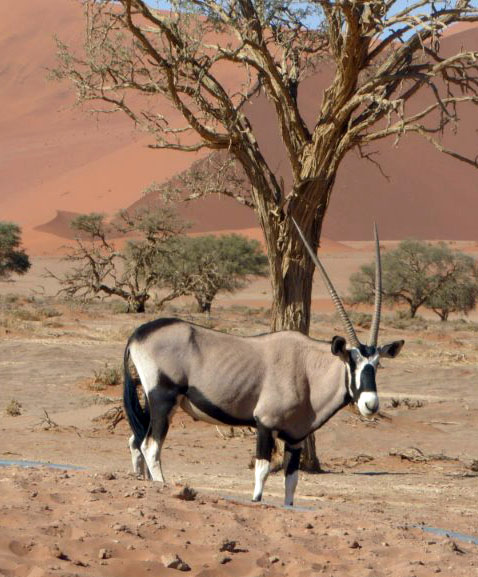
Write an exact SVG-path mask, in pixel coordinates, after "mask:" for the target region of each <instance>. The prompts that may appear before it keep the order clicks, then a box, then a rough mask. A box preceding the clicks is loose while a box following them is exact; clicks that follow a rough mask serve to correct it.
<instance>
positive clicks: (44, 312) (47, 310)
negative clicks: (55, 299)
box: [38, 306, 63, 319]
mask: <svg viewBox="0 0 478 577" xmlns="http://www.w3.org/2000/svg"><path fill="white" fill-rule="evenodd" d="M38 314H39V315H40V317H41V318H43V319H51V318H53V317H61V316H62V314H63V313H62V312H60V311H58V310H57V309H55V308H53V307H48V306H46V307H42V308H40V309H38Z"/></svg>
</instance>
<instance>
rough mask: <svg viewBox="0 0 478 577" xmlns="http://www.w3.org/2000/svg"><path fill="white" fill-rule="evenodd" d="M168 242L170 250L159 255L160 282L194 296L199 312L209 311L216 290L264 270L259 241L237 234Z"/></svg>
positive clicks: (237, 285) (239, 284)
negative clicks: (172, 256)
mask: <svg viewBox="0 0 478 577" xmlns="http://www.w3.org/2000/svg"><path fill="white" fill-rule="evenodd" d="M169 244H170V246H171V250H170V252H169V253H165V254H163V255H160V257H159V259H160V260H159V262H158V269H159V270H160V272H159V273H158V275H159V276H160V278H161V281H160V286H163V287H167V288H169V290H170V291H171V292H172V293H173V294H178V293H181V294H184V295H187V294H188V295H192V296H194V298H195V299H196V301H197V303H198V307H199V310H200V311H201V312H207V313H209V312H210V311H211V305H212V302H213V300H214V298H215V297H216V295H217V294H218V293H219V292H234V291H236V290H238V289H240V288H242V287H244V286H246V284H247V283H248V281H249V278H250V277H251V276H255V275H258V276H264V275H266V274H267V270H268V267H267V262H268V261H267V257H266V256H265V254H264V253H263V252H262V250H261V246H260V244H259V243H258V242H257V241H255V240H249V239H247V238H246V237H244V236H241V235H238V234H230V235H224V236H219V237H215V236H198V237H190V238H180V239H172V240H171V241H170V243H169ZM171 254H173V255H174V258H171V257H170V255H171Z"/></svg>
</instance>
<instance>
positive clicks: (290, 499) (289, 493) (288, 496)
mask: <svg viewBox="0 0 478 577" xmlns="http://www.w3.org/2000/svg"><path fill="white" fill-rule="evenodd" d="M298 481H299V471H294V472H293V473H291V474H290V475H286V476H285V501H284V503H285V505H286V507H292V505H293V504H294V493H295V489H296V487H297V482H298Z"/></svg>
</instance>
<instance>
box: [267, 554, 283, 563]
mask: <svg viewBox="0 0 478 577" xmlns="http://www.w3.org/2000/svg"><path fill="white" fill-rule="evenodd" d="M279 561H280V559H279V557H277V556H276V555H273V556H272V557H269V563H271V564H273V563H279Z"/></svg>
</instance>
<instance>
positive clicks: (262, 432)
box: [256, 421, 274, 461]
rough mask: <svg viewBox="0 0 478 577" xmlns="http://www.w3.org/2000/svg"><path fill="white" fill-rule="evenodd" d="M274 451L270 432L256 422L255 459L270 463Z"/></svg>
mask: <svg viewBox="0 0 478 577" xmlns="http://www.w3.org/2000/svg"><path fill="white" fill-rule="evenodd" d="M273 449H274V437H273V436H272V430H271V429H268V428H267V427H264V425H262V424H261V423H260V422H259V421H258V422H257V442H256V459H265V460H266V461H270V460H271V457H272V451H273Z"/></svg>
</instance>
